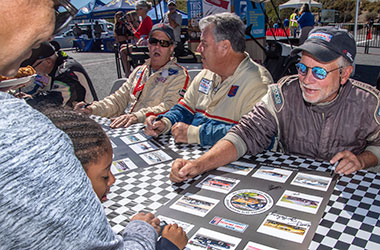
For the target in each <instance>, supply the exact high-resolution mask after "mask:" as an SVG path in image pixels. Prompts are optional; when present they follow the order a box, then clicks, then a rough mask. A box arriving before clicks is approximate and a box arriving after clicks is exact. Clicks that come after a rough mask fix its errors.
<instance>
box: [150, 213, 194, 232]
mask: <svg viewBox="0 0 380 250" xmlns="http://www.w3.org/2000/svg"><path fill="white" fill-rule="evenodd" d="M157 218H158V219H160V221H165V222H166V224H177V225H178V226H179V227H182V228H183V231H185V232H186V233H187V234H188V233H189V232H190V230H191V229H193V227H194V225H192V224H190V223H186V222H183V221H180V220H176V219H172V218H169V217H166V216H163V215H157Z"/></svg>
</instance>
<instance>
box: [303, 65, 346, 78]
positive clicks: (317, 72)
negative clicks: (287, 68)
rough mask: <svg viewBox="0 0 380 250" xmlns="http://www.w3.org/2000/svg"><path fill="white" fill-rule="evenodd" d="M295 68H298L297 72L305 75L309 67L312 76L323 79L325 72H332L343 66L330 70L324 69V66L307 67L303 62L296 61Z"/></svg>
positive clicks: (325, 75)
mask: <svg viewBox="0 0 380 250" xmlns="http://www.w3.org/2000/svg"><path fill="white" fill-rule="evenodd" d="M296 68H297V70H298V73H299V74H300V75H302V76H306V75H307V72H308V71H309V69H311V73H312V74H313V76H314V77H315V78H316V79H318V80H323V79H325V78H326V77H327V74H328V73H330V72H332V71H335V70H337V69H341V68H343V67H339V68H336V69H332V70H329V71H327V70H325V69H324V68H321V67H313V68H311V67H308V66H306V65H305V64H303V63H297V64H296Z"/></svg>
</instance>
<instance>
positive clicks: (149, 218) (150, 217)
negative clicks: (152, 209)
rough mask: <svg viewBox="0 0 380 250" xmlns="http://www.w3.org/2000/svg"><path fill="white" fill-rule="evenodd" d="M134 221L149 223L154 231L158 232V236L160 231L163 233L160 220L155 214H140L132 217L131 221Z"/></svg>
mask: <svg viewBox="0 0 380 250" xmlns="http://www.w3.org/2000/svg"><path fill="white" fill-rule="evenodd" d="M132 220H143V221H145V222H147V223H149V224H150V225H152V227H153V228H154V230H156V232H157V233H158V234H160V231H161V228H160V219H158V218H156V217H155V216H154V214H152V213H147V214H145V213H142V212H141V213H138V214H136V215H135V216H133V217H132V219H131V221H132Z"/></svg>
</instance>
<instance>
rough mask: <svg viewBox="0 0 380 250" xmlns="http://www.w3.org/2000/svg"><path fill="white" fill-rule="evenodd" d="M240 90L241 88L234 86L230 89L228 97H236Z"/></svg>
mask: <svg viewBox="0 0 380 250" xmlns="http://www.w3.org/2000/svg"><path fill="white" fill-rule="evenodd" d="M238 89H239V86H237V85H232V86H231V88H230V91H229V92H228V94H227V95H228V96H229V97H233V96H235V95H236V93H237V91H238Z"/></svg>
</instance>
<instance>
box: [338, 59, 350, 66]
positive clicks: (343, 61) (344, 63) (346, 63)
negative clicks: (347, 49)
mask: <svg viewBox="0 0 380 250" xmlns="http://www.w3.org/2000/svg"><path fill="white" fill-rule="evenodd" d="M351 65H352V63H351V62H350V61H348V60H347V59H346V58H344V57H343V56H340V57H338V66H339V67H343V68H344V67H347V66H351Z"/></svg>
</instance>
